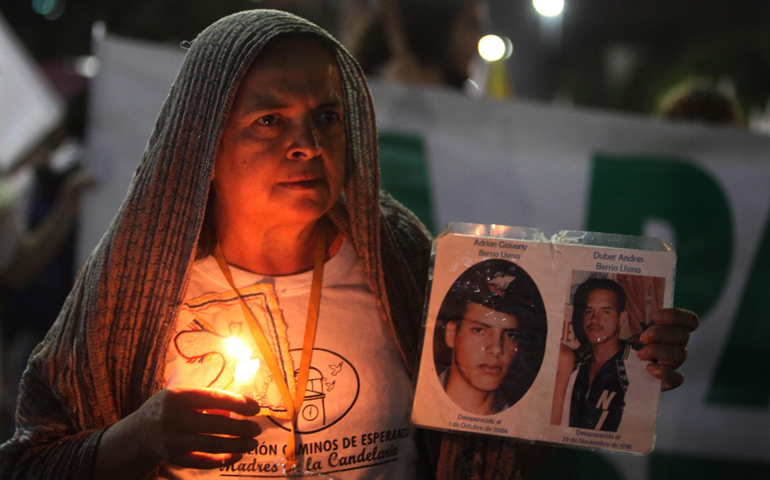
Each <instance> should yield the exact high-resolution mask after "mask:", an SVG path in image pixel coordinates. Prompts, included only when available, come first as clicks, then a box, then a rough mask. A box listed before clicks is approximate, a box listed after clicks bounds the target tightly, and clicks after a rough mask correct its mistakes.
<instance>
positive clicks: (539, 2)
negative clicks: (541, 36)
mask: <svg viewBox="0 0 770 480" xmlns="http://www.w3.org/2000/svg"><path fill="white" fill-rule="evenodd" d="M532 4H533V5H534V6H535V10H537V13H539V14H540V15H543V16H546V17H555V16H556V15H558V14H560V13H561V12H562V11H563V10H564V0H532Z"/></svg>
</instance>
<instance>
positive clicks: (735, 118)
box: [658, 78, 744, 127]
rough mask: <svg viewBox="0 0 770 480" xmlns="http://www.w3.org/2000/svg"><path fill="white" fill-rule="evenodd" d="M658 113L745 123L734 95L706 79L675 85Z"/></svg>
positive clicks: (686, 117) (664, 98) (687, 118)
mask: <svg viewBox="0 0 770 480" xmlns="http://www.w3.org/2000/svg"><path fill="white" fill-rule="evenodd" d="M658 112H659V114H660V115H661V116H663V117H664V118H668V119H673V120H686V121H700V122H706V123H709V124H715V125H732V126H735V127H743V126H744V121H743V115H742V114H741V107H740V104H739V103H738V99H737V98H735V94H734V93H733V92H730V91H728V90H727V89H725V88H720V87H717V86H716V85H714V83H713V82H710V81H708V80H706V79H703V78H693V79H689V80H685V81H684V82H682V83H680V84H678V85H676V86H675V87H674V88H672V89H671V90H670V91H669V92H668V93H666V94H665V95H664V96H663V97H662V98H661V100H660V102H659V103H658Z"/></svg>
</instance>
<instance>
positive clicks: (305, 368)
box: [214, 226, 326, 470]
mask: <svg viewBox="0 0 770 480" xmlns="http://www.w3.org/2000/svg"><path fill="white" fill-rule="evenodd" d="M325 233H326V232H325V229H324V228H323V226H321V228H320V230H319V232H318V240H317V242H316V248H315V264H314V267H313V282H312V284H311V287H310V301H309V302H308V307H307V322H306V324H305V338H304V340H303V342H302V356H301V358H300V366H299V372H298V376H297V384H296V385H295V396H294V399H293V400H292V398H291V392H290V391H289V386H288V384H287V379H285V378H284V376H283V373H282V372H281V368H280V366H279V365H278V360H277V359H276V358H275V354H274V353H273V351H272V349H271V348H270V344H269V343H268V342H267V338H266V337H265V334H264V332H263V331H262V327H260V325H259V323H258V322H257V317H256V316H255V315H254V312H252V310H251V308H250V307H249V306H248V304H247V303H246V301H245V300H244V299H243V296H242V295H241V292H240V291H238V288H237V287H236V286H235V282H234V281H233V276H232V274H231V272H230V267H229V266H228V265H227V261H226V260H225V256H224V253H223V252H222V246H221V245H220V244H219V243H217V246H216V247H215V248H214V258H215V259H216V261H217V264H218V265H219V268H220V270H222V274H223V275H224V276H225V279H226V280H227V283H229V284H230V287H231V288H232V289H233V290H234V291H235V294H236V295H237V296H238V300H239V301H240V305H241V309H242V310H243V316H244V317H245V318H246V323H247V324H248V326H249V331H251V335H252V337H254V342H255V343H256V344H257V347H258V348H259V351H260V352H262V357H263V358H264V359H265V362H267V366H268V368H269V369H270V373H271V374H272V376H273V379H274V380H275V383H276V386H277V387H278V392H279V393H280V394H281V398H282V399H283V402H284V404H285V405H286V411H287V413H288V415H289V418H290V419H291V426H290V427H291V428H290V432H289V439H288V442H287V444H286V464H287V465H286V467H287V469H289V470H291V469H293V468H295V467H296V460H295V451H296V444H295V438H294V437H295V427H296V424H297V417H298V415H299V411H300V410H301V409H302V403H303V402H304V401H305V391H306V389H307V379H308V376H309V374H310V363H311V360H312V357H313V345H314V344H315V334H316V325H317V324H318V312H319V310H320V306H321V286H322V283H323V270H324V260H325V257H326V235H325Z"/></svg>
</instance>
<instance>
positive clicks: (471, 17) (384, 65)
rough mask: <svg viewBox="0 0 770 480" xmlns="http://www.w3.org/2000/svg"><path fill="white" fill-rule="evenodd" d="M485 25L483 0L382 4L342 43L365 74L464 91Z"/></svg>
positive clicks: (405, 0)
mask: <svg viewBox="0 0 770 480" xmlns="http://www.w3.org/2000/svg"><path fill="white" fill-rule="evenodd" d="M486 23H487V10H486V3H485V2H484V1H481V0H381V1H380V2H379V3H378V4H377V5H376V6H375V7H374V8H373V9H372V11H371V12H369V14H368V15H367V16H365V17H364V19H363V20H362V21H361V23H360V24H358V25H356V27H357V29H353V30H352V31H351V32H350V34H349V37H350V40H349V41H347V42H345V43H346V44H348V46H349V48H350V52H351V53H352V54H353V56H354V57H355V58H356V60H358V62H359V63H360V64H361V67H362V68H363V69H364V73H365V74H366V75H367V76H370V75H378V76H382V77H383V78H385V79H387V80H391V81H396V82H402V83H408V84H416V85H444V86H448V87H452V88H463V87H464V85H465V82H466V80H468V77H469V68H470V64H471V60H473V58H474V57H475V56H476V55H477V49H478V42H479V39H480V38H481V36H482V34H483V32H484V28H485V25H486Z"/></svg>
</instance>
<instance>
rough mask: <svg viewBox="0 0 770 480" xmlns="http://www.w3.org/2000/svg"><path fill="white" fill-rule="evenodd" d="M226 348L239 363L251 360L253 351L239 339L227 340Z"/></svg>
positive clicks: (231, 338) (230, 338)
mask: <svg viewBox="0 0 770 480" xmlns="http://www.w3.org/2000/svg"><path fill="white" fill-rule="evenodd" d="M225 346H226V347H227V350H228V351H229V352H230V355H232V356H233V357H235V360H236V361H238V362H248V361H249V360H251V350H250V349H249V347H247V346H246V344H245V343H243V340H241V339H240V338H238V337H229V338H228V339H227V340H225Z"/></svg>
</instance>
